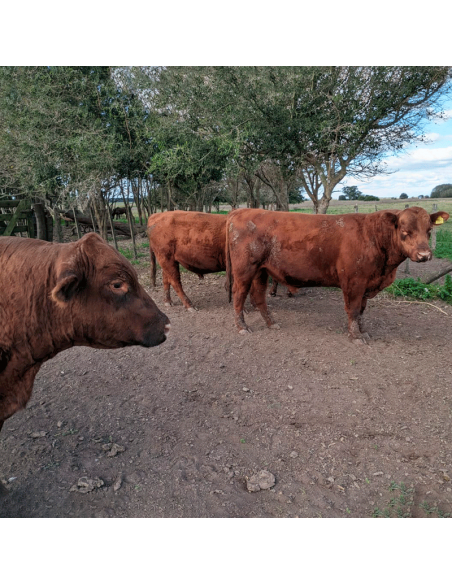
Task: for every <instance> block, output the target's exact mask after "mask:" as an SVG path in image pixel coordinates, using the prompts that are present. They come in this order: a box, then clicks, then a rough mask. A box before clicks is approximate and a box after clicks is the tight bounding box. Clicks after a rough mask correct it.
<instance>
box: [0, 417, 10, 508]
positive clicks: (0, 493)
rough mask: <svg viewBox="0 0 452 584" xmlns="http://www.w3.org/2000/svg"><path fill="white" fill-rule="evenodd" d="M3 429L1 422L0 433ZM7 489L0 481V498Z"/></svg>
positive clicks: (6, 492)
mask: <svg viewBox="0 0 452 584" xmlns="http://www.w3.org/2000/svg"><path fill="white" fill-rule="evenodd" d="M2 428H3V420H2V421H1V422H0V432H1V431H2ZM8 492H9V491H8V489H7V488H6V487H5V486H4V485H3V483H2V481H0V497H4V496H5V495H7V494H8Z"/></svg>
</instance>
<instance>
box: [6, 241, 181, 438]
mask: <svg viewBox="0 0 452 584" xmlns="http://www.w3.org/2000/svg"><path fill="white" fill-rule="evenodd" d="M0 285H1V292H0V429H1V427H2V425H3V422H4V420H6V419H7V418H9V417H10V416H12V415H13V414H14V413H15V412H16V411H18V410H19V409H21V408H24V407H25V405H26V403H27V402H28V400H29V399H30V396H31V392H32V388H33V382H34V379H35V376H36V374H37V372H38V370H39V368H40V367H41V365H42V363H44V361H47V360H48V359H51V358H52V357H54V356H55V355H56V354H57V353H59V352H60V351H64V350H65V349H69V348H70V347H73V346H75V345H84V346H89V347H94V348H96V349H115V348H118V347H127V346H131V345H141V346H143V347H153V346H155V345H159V344H160V343H163V342H164V341H165V339H166V335H167V333H168V331H169V329H170V324H169V320H168V318H167V317H166V315H165V314H163V313H162V312H161V311H160V310H159V309H158V308H157V306H156V305H155V303H154V302H153V300H152V299H151V298H150V297H149V296H148V294H147V293H146V292H145V290H144V288H143V287H142V286H141V285H140V284H139V282H138V278H137V274H136V272H135V270H134V268H133V267H132V266H131V265H130V263H129V262H128V261H127V260H126V259H125V258H124V257H123V256H122V255H121V254H119V253H118V252H117V251H115V250H114V249H113V248H112V247H111V246H110V245H108V244H107V243H105V241H104V240H103V239H102V238H101V237H99V235H97V234H95V233H90V234H88V235H85V236H84V237H83V238H82V239H80V240H79V241H77V242H75V243H63V244H53V243H47V242H44V241H40V240H35V239H22V238H17V237H0Z"/></svg>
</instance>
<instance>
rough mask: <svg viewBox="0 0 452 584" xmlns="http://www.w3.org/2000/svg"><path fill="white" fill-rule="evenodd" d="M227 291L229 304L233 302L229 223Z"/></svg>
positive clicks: (227, 227) (227, 231) (227, 230)
mask: <svg viewBox="0 0 452 584" xmlns="http://www.w3.org/2000/svg"><path fill="white" fill-rule="evenodd" d="M225 252H226V290H227V292H228V299H229V302H231V300H232V282H233V278H232V272H231V251H230V249H229V223H228V222H227V223H226V249H225Z"/></svg>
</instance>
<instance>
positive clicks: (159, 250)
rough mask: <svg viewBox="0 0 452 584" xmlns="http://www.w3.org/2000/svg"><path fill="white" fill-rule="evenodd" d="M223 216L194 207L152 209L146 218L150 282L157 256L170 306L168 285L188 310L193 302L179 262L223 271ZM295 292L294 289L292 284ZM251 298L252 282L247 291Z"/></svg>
mask: <svg viewBox="0 0 452 584" xmlns="http://www.w3.org/2000/svg"><path fill="white" fill-rule="evenodd" d="M226 219H227V215H213V214H211V213H201V212H196V211H167V212H165V213H155V214H154V215H151V216H150V217H149V219H148V229H147V231H148V236H149V253H150V256H151V282H152V285H153V286H154V288H155V277H156V271H157V265H156V261H155V260H156V258H157V261H158V263H159V264H160V267H161V268H162V277H163V289H164V299H163V300H164V303H165V306H172V305H173V302H172V300H171V296H170V286H172V287H173V288H174V290H175V291H176V294H177V295H178V296H179V298H180V299H181V302H182V304H183V305H184V306H185V308H186V309H187V310H189V311H190V312H193V311H194V310H195V309H194V308H193V304H192V302H191V300H190V299H189V298H188V296H187V295H186V294H185V292H184V290H183V288H182V283H181V278H180V271H179V264H181V265H182V266H183V267H184V268H185V269H186V270H189V271H190V272H194V273H195V274H198V276H199V278H200V279H202V278H203V277H204V274H212V273H214V272H222V271H224V270H225V269H226V252H225V246H226ZM291 290H292V292H293V293H295V289H294V288H291ZM250 300H251V304H252V305H253V306H255V302H254V285H253V286H252V287H251V291H250Z"/></svg>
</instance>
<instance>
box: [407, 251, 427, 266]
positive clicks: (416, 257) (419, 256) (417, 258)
mask: <svg viewBox="0 0 452 584" xmlns="http://www.w3.org/2000/svg"><path fill="white" fill-rule="evenodd" d="M411 259H412V261H413V262H417V263H418V264H420V263H423V262H428V261H429V260H431V259H432V252H431V251H418V252H416V253H415V254H413V257H412V258H411Z"/></svg>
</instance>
